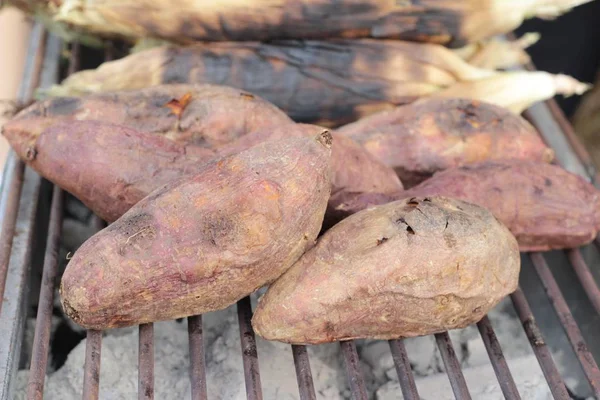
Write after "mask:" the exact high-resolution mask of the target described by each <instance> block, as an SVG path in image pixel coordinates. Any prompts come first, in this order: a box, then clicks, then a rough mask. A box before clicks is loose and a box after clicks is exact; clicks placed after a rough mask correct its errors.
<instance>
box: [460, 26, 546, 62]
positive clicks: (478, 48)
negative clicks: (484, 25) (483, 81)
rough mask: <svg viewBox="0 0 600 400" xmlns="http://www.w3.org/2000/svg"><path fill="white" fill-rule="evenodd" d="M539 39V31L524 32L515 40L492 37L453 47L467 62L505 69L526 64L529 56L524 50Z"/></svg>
mask: <svg viewBox="0 0 600 400" xmlns="http://www.w3.org/2000/svg"><path fill="white" fill-rule="evenodd" d="M539 39H540V34H539V33H533V32H531V33H526V34H524V35H523V36H521V37H520V38H519V39H517V40H512V41H508V40H503V39H499V38H492V39H488V40H485V41H482V42H477V43H471V44H468V45H467V46H465V47H461V48H459V49H454V52H455V53H456V54H458V55H459V56H460V57H461V58H462V59H463V60H465V61H467V62H468V63H469V64H471V65H473V66H475V67H479V68H488V69H506V68H511V67H516V66H519V65H524V64H527V63H528V62H530V61H531V58H530V57H529V55H528V54H527V52H526V51H525V49H526V48H528V47H529V46H531V45H533V44H535V43H536V42H537V41H538V40H539Z"/></svg>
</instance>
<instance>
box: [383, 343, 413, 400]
mask: <svg viewBox="0 0 600 400" xmlns="http://www.w3.org/2000/svg"><path fill="white" fill-rule="evenodd" d="M389 343H390V349H391V350H392V358H393V359H394V365H395V366H396V373H397V374H398V381H399V382H400V389H402V396H403V397H404V400H420V397H419V392H418V390H417V384H416V383H415V377H414V376H413V373H412V369H411V368H410V360H409V359H408V354H407V353H406V347H405V346H404V342H403V341H402V340H400V339H397V340H390V342H389Z"/></svg>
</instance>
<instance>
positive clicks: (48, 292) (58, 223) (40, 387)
mask: <svg viewBox="0 0 600 400" xmlns="http://www.w3.org/2000/svg"><path fill="white" fill-rule="evenodd" d="M63 198H64V196H63V191H62V190H61V189H60V188H59V187H58V186H55V187H54V190H53V193H52V206H51V210H50V223H49V226H48V238H47V242H46V253H45V255H44V267H43V268H44V269H43V272H42V285H41V289H40V299H39V304H38V311H37V318H36V321H35V333H34V338H33V348H32V353H31V364H30V365H31V368H30V370H29V383H28V384H27V398H28V399H42V398H43V397H44V379H45V377H46V366H47V365H48V354H49V346H50V329H51V325H52V308H53V301H54V283H55V282H56V276H57V274H58V242H59V240H60V235H61V231H62V217H63V204H64V202H63Z"/></svg>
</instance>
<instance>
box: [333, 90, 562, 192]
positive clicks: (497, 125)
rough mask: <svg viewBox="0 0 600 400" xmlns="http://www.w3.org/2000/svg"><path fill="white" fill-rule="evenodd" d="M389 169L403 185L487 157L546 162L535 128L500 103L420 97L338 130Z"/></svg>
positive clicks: (549, 157)
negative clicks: (498, 104) (415, 101)
mask: <svg viewBox="0 0 600 400" xmlns="http://www.w3.org/2000/svg"><path fill="white" fill-rule="evenodd" d="M337 132H338V133H339V134H343V135H346V136H349V137H351V138H352V139H354V140H356V141H357V142H359V143H360V144H362V145H363V147H364V148H365V149H366V150H367V151H369V152H370V153H371V154H373V156H374V157H375V158H377V159H378V160H380V161H381V162H383V163H384V164H385V165H387V166H389V167H391V168H394V169H395V170H396V172H397V173H398V176H399V177H400V180H401V181H402V183H403V184H404V185H405V187H412V186H415V185H417V184H419V183H421V182H422V181H424V180H425V179H427V178H429V177H431V176H432V175H433V174H434V173H435V172H438V171H442V170H445V169H448V168H453V167H459V166H461V165H465V164H470V163H474V162H481V161H487V160H500V159H523V160H530V161H541V162H550V161H552V159H553V158H554V152H553V151H552V149H550V148H548V147H547V146H546V145H545V144H544V142H543V141H542V139H541V138H540V136H539V134H538V133H537V132H536V130H535V128H534V127H533V126H531V125H530V124H529V123H528V122H527V121H525V119H523V118H522V117H521V116H519V115H517V114H514V113H512V112H510V111H508V110H506V109H504V108H502V107H498V106H495V105H492V104H488V103H483V102H479V101H472V100H466V99H425V100H421V101H420V102H418V103H414V104H410V105H406V106H402V107H398V108H395V109H394V110H391V111H384V112H380V113H377V114H373V115H371V116H368V117H365V118H363V119H360V120H358V121H356V122H354V123H351V124H348V125H345V126H343V127H341V128H339V129H338V130H337Z"/></svg>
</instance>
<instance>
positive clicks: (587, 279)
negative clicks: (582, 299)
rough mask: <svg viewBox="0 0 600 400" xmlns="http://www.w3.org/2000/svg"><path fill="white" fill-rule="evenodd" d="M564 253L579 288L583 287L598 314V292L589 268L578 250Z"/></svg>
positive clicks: (599, 312)
mask: <svg viewBox="0 0 600 400" xmlns="http://www.w3.org/2000/svg"><path fill="white" fill-rule="evenodd" d="M566 253H567V257H568V258H569V261H570V262H571V265H572V266H573V270H574V271H575V274H577V277H578V278H579V282H580V283H581V286H583V290H584V291H585V293H586V294H587V296H588V298H589V299H590V302H591V303H592V305H593V306H594V308H595V309H596V312H597V313H598V314H600V290H599V289H598V284H597V283H596V280H595V279H594V276H593V275H592V273H591V272H590V268H589V267H588V265H587V263H586V262H585V260H584V259H583V256H582V255H581V251H580V250H579V249H571V250H567V251H566Z"/></svg>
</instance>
